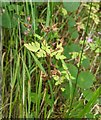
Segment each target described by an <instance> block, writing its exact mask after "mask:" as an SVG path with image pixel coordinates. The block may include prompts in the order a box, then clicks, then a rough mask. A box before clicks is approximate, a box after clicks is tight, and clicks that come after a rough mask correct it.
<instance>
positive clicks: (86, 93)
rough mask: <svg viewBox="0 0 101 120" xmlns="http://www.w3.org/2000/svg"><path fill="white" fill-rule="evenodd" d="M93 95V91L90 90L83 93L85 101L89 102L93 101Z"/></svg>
mask: <svg viewBox="0 0 101 120" xmlns="http://www.w3.org/2000/svg"><path fill="white" fill-rule="evenodd" d="M92 94H93V91H92V90H90V89H87V90H84V91H83V96H84V97H85V99H86V100H87V101H89V100H90V99H91V97H92Z"/></svg>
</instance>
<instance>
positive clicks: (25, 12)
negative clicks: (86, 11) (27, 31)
mask: <svg viewBox="0 0 101 120" xmlns="http://www.w3.org/2000/svg"><path fill="white" fill-rule="evenodd" d="M40 4H42V5H43V3H40ZM55 4H56V3H53V2H51V3H50V2H47V3H45V5H46V6H44V5H43V6H44V9H43V10H42V11H41V14H42V15H43V16H41V17H42V19H44V20H43V23H45V25H44V27H45V28H48V27H50V26H52V25H53V24H54V23H55V21H58V22H60V24H61V25H60V27H59V32H61V31H62V32H63V30H64V26H66V24H67V23H65V19H66V22H67V21H68V19H69V17H64V19H63V20H61V19H60V18H61V16H62V15H61V14H59V13H58V12H59V11H58V12H57V15H56V16H55V18H53V16H54V14H55V12H54V6H55ZM18 5H20V6H23V9H22V11H20V10H19V6H18ZM15 7H16V10H17V11H16V14H17V15H18V16H20V15H21V16H22V18H20V17H18V18H17V26H16V28H12V29H3V30H2V32H3V36H2V39H3V40H2V44H3V47H4V48H3V53H2V60H1V65H2V70H1V71H2V74H3V77H2V107H1V109H0V111H2V117H5V118H52V117H53V118H59V117H62V118H64V117H68V118H72V117H74V116H75V110H76V108H77V109H79V107H82V105H81V104H78V105H75V106H73V105H74V104H76V102H78V101H77V100H76V97H77V99H78V98H80V96H79V95H78V96H79V97H78V96H74V94H75V90H76V88H73V87H74V86H73V82H72V81H71V79H69V80H68V75H66V78H65V79H66V84H69V90H68V91H70V94H69V96H67V99H66V100H65V98H64V97H63V96H62V95H61V94H62V93H61V91H60V90H61V88H62V87H64V84H63V85H60V86H56V85H55V81H54V79H53V78H51V77H50V78H49V77H47V80H46V81H45V80H44V78H43V75H47V74H48V75H50V74H51V58H50V57H47V58H48V60H47V58H45V57H43V58H38V57H37V55H36V53H33V52H31V51H28V50H27V49H26V48H25V46H24V43H29V42H30V41H32V42H34V41H39V42H40V43H41V42H42V41H40V40H38V38H37V37H35V35H36V34H37V35H40V33H41V32H40V30H39V28H38V25H39V21H41V20H42V19H41V18H39V17H40V16H39V13H38V11H37V10H38V8H37V7H38V5H37V3H33V2H31V1H30V2H27V1H26V2H25V3H19V4H18V3H15ZM5 9H6V10H7V11H8V13H9V15H10V14H14V11H13V13H12V11H9V10H8V9H7V6H5ZM59 10H60V11H61V10H63V9H62V8H61V6H60V8H59ZM43 13H44V14H45V15H44V14H43ZM27 17H30V18H31V22H32V29H33V30H32V33H31V36H30V35H29V36H27V35H24V34H23V33H22V25H21V24H24V22H25V23H26V21H27ZM44 17H45V18H44ZM58 17H59V18H58ZM53 19H54V20H53ZM58 19H59V20H58ZM61 21H62V22H63V21H64V23H61ZM87 27H88V26H87ZM42 29H43V28H42ZM86 32H87V31H86ZM6 34H8V36H6ZM48 35H49V36H50V37H49V36H48ZM61 35H62V33H60V34H59V35H58V36H59V37H60V36H61ZM66 35H67V34H66ZM40 36H41V35H40ZM42 37H43V38H44V39H45V43H48V44H50V46H51V44H52V42H53V41H51V39H52V37H53V33H52V34H47V32H44V34H43V36H42ZM62 38H63V36H62ZM59 39H60V38H59ZM68 41H69V42H68V44H69V43H70V40H68ZM56 42H59V41H58V40H56ZM83 49H84V48H83ZM82 54H83V53H82ZM81 58H82V55H81ZM54 61H55V62H54ZM52 62H54V63H55V66H56V67H57V66H58V65H57V63H58V62H59V64H60V67H61V66H62V65H63V66H64V68H65V71H67V69H68V67H67V66H66V62H65V61H64V60H60V61H56V60H54V59H53V60H52ZM61 64H62V65H61ZM45 65H46V66H47V68H46V66H45ZM59 69H60V68H59ZM80 70H81V69H80ZM80 70H78V72H80ZM78 74H79V73H78ZM75 87H77V86H75ZM100 89H101V88H100V87H98V88H97V89H96V90H95V91H94V94H93V96H92V98H91V99H90V101H89V102H88V103H87V104H86V106H84V109H82V110H81V111H80V112H79V113H78V114H77V115H76V116H77V117H78V118H82V117H85V116H86V114H87V112H90V110H91V108H92V107H93V106H94V104H95V102H96V100H97V99H98V97H99V91H101V90H100ZM73 90H74V91H73ZM78 91H80V89H79V90H78ZM74 98H75V99H74ZM75 101H76V102H75ZM81 101H82V100H81ZM61 104H62V105H61ZM58 105H59V106H58ZM80 105H81V106H80ZM0 106H1V105H0ZM55 110H57V111H55ZM58 110H59V111H58Z"/></svg>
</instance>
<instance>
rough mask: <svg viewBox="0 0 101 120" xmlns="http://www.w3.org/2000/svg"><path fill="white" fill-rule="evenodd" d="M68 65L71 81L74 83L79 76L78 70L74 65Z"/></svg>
mask: <svg viewBox="0 0 101 120" xmlns="http://www.w3.org/2000/svg"><path fill="white" fill-rule="evenodd" d="M66 65H67V68H68V70H69V72H70V74H71V79H72V81H73V82H75V79H76V76H77V73H78V69H77V67H76V66H74V65H73V64H66Z"/></svg>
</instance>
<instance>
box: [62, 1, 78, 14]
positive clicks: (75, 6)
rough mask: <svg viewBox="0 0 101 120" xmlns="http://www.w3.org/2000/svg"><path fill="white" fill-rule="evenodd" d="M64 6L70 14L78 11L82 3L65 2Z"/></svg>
mask: <svg viewBox="0 0 101 120" xmlns="http://www.w3.org/2000/svg"><path fill="white" fill-rule="evenodd" d="M63 5H64V8H65V9H66V10H67V11H68V12H74V11H76V10H77V9H78V7H79V5H80V2H63Z"/></svg>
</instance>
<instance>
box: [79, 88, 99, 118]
mask: <svg viewBox="0 0 101 120" xmlns="http://www.w3.org/2000/svg"><path fill="white" fill-rule="evenodd" d="M100 94H101V87H99V88H98V89H97V90H96V91H95V92H94V93H93V94H92V97H91V99H90V100H89V102H88V103H87V105H86V106H85V107H84V109H83V110H82V111H81V112H80V113H79V116H78V117H79V118H82V117H84V116H85V114H87V113H89V112H90V111H91V108H92V107H93V106H94V104H95V102H96V100H97V99H98V97H99V96H100Z"/></svg>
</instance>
